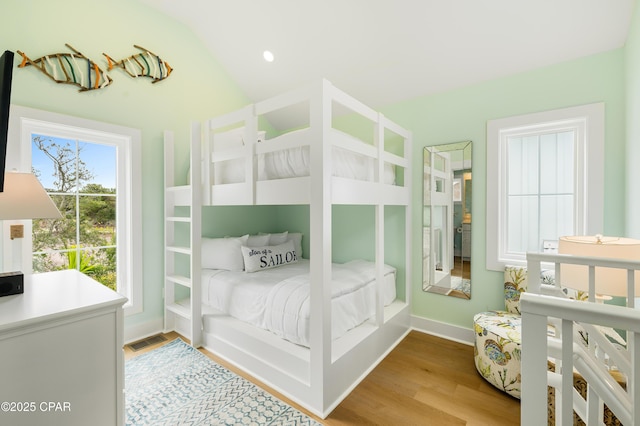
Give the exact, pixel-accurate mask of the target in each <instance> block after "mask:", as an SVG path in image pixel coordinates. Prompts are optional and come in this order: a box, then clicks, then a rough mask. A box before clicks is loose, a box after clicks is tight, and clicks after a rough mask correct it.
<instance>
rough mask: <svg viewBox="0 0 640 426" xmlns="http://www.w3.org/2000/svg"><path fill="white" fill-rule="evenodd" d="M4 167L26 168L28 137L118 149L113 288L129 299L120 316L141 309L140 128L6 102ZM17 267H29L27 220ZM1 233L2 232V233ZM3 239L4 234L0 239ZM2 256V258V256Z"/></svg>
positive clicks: (27, 161) (24, 268) (29, 153)
mask: <svg viewBox="0 0 640 426" xmlns="http://www.w3.org/2000/svg"><path fill="white" fill-rule="evenodd" d="M9 117H10V124H9V140H14V141H19V142H20V143H19V144H18V143H16V144H10V145H9V146H8V147H7V165H6V169H7V170H12V169H15V170H17V171H21V172H31V146H32V142H31V141H32V135H33V134H42V135H47V136H54V137H61V138H68V139H74V140H86V141H93V142H98V143H100V142H103V143H108V144H109V145H113V146H116V147H117V174H116V182H117V185H118V187H117V194H118V195H117V197H118V201H117V207H116V208H117V218H118V220H117V230H116V232H117V235H118V237H117V253H118V258H117V265H118V277H117V279H118V292H119V293H121V294H122V295H123V296H125V297H126V298H127V299H128V301H127V303H125V305H124V313H125V315H133V314H137V313H140V312H142V308H143V300H142V297H143V296H142V290H143V280H142V267H141V265H142V203H141V198H142V196H141V195H142V191H141V187H142V179H141V158H142V155H141V139H142V138H141V132H140V130H139V129H134V128H130V127H124V126H118V125H114V124H109V123H103V122H99V121H93V120H87V119H82V118H78V117H73V116H68V115H63V114H57V113H52V112H48V111H42V110H37V109H32V108H26V107H21V106H17V105H11V110H10V116H9ZM23 222H24V223H25V224H28V226H25V238H24V240H25V241H24V243H23V244H22V256H21V257H22V259H23V261H22V265H23V266H22V269H23V271H24V272H27V273H31V271H32V247H33V246H32V241H31V235H32V234H31V221H23ZM5 235H6V232H5ZM3 239H4V240H6V238H3ZM5 258H6V257H5Z"/></svg>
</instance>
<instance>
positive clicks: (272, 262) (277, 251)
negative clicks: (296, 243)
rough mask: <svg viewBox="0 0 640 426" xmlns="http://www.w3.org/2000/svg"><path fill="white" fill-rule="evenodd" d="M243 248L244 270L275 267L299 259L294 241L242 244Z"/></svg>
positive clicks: (251, 270) (252, 270)
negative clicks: (248, 245) (261, 245)
mask: <svg viewBox="0 0 640 426" xmlns="http://www.w3.org/2000/svg"><path fill="white" fill-rule="evenodd" d="M241 250H242V256H243V257H244V270H245V271H247V272H255V271H260V270H263V269H269V268H275V267H278V266H283V265H287V264H290V263H296V262H297V261H298V256H296V250H295V248H294V247H293V241H287V242H285V243H284V244H280V245H277V246H265V247H246V246H242V248H241Z"/></svg>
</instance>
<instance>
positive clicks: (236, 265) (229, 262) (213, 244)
mask: <svg viewBox="0 0 640 426" xmlns="http://www.w3.org/2000/svg"><path fill="white" fill-rule="evenodd" d="M248 239H249V235H243V236H242V237H237V238H231V237H226V238H202V267H203V268H205V269H224V270H227V271H242V270H243V269H244V260H243V258H242V250H241V249H240V248H241V247H242V246H245V245H247V240H248Z"/></svg>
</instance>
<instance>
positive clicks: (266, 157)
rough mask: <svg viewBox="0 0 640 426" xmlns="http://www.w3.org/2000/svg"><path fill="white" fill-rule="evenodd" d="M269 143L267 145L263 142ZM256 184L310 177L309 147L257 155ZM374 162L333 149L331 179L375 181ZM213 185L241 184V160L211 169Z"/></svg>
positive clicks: (390, 175) (388, 174)
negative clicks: (257, 182)
mask: <svg viewBox="0 0 640 426" xmlns="http://www.w3.org/2000/svg"><path fill="white" fill-rule="evenodd" d="M263 143H269V142H263ZM257 158H258V180H271V179H286V178H295V177H302V176H309V164H310V161H309V147H308V146H303V147H297V148H289V149H283V150H279V151H274V152H269V153H266V154H259V155H258V156H257ZM374 168H375V161H374V159H373V158H371V157H368V156H366V155H363V154H358V153H356V152H353V151H350V150H347V149H343V148H339V147H333V149H332V176H336V177H343V178H347V179H355V180H362V181H369V182H370V181H373V180H374V176H375V175H374ZM213 170H214V180H213V183H214V185H219V184H227V183H240V182H244V179H245V168H244V160H243V159H236V160H227V161H221V162H219V163H216V164H215V165H214V166H213ZM383 179H384V183H386V184H388V185H394V184H395V181H396V174H395V168H394V167H393V165H391V164H388V163H385V167H384V177H383Z"/></svg>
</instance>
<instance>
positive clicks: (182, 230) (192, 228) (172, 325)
mask: <svg viewBox="0 0 640 426" xmlns="http://www.w3.org/2000/svg"><path fill="white" fill-rule="evenodd" d="M190 149H191V155H190V158H191V167H190V171H189V179H190V182H189V184H186V185H185V184H180V183H178V180H177V179H176V176H175V162H174V157H175V142H174V135H173V132H171V131H165V133H164V174H165V194H164V196H165V201H164V203H165V211H164V224H165V230H164V231H165V247H164V251H165V274H164V331H165V333H166V332H169V331H178V332H179V333H180V334H183V335H185V337H187V338H189V339H190V340H191V345H192V346H193V347H196V348H197V347H199V346H201V345H202V321H201V286H200V279H201V278H200V262H201V255H200V236H201V228H202V225H201V214H202V194H201V192H200V189H199V188H200V185H199V183H200V179H201V175H200V167H201V162H200V155H201V154H200V125H199V124H198V123H193V124H192V126H191V143H190Z"/></svg>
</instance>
